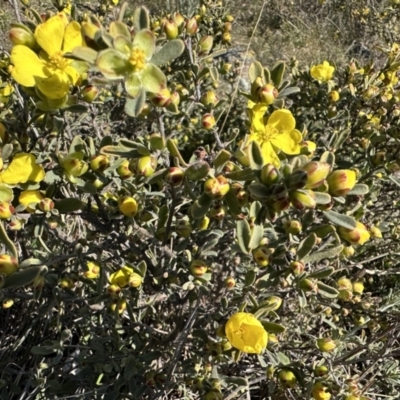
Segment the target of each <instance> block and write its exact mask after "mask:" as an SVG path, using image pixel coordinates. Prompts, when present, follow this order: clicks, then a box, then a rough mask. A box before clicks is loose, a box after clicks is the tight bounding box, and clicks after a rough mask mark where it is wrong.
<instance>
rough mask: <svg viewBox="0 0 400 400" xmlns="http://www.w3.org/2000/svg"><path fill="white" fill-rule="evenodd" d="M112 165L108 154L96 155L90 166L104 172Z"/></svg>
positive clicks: (94, 169)
mask: <svg viewBox="0 0 400 400" xmlns="http://www.w3.org/2000/svg"><path fill="white" fill-rule="evenodd" d="M109 165H110V159H109V158H108V157H107V156H103V155H98V156H94V157H93V158H92V159H91V161H90V168H92V170H93V171H99V172H103V171H104V170H105V169H106V168H107V167H108V166H109Z"/></svg>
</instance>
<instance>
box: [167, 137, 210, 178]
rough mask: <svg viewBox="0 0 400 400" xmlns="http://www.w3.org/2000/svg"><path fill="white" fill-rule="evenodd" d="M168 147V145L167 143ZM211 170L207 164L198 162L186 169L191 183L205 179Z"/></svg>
mask: <svg viewBox="0 0 400 400" xmlns="http://www.w3.org/2000/svg"><path fill="white" fill-rule="evenodd" d="M167 145H168V143H167ZM210 169H211V168H210V166H209V164H208V163H207V162H205V161H198V162H196V163H194V164H191V165H190V166H189V167H188V168H187V169H186V171H185V175H186V176H187V178H188V179H190V180H191V181H199V180H201V179H204V178H205V177H206V176H207V175H208V173H209V171H210Z"/></svg>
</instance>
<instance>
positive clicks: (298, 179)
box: [285, 169, 307, 190]
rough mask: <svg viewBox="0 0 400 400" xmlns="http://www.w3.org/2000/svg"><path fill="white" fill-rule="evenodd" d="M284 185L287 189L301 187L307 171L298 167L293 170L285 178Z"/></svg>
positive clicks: (305, 179)
mask: <svg viewBox="0 0 400 400" xmlns="http://www.w3.org/2000/svg"><path fill="white" fill-rule="evenodd" d="M285 182H286V186H287V188H288V190H292V189H302V188H304V187H305V185H306V183H307V172H305V171H302V170H301V169H298V170H296V171H293V172H292V173H291V174H290V175H289V176H288V177H287V178H286V179H285Z"/></svg>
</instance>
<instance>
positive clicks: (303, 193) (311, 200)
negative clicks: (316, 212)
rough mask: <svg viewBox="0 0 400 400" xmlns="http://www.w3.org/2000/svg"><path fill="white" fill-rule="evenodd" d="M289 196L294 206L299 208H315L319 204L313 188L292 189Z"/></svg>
mask: <svg viewBox="0 0 400 400" xmlns="http://www.w3.org/2000/svg"><path fill="white" fill-rule="evenodd" d="M289 197H290V201H291V202H292V204H293V207H295V208H297V209H298V210H304V209H306V208H315V206H316V205H317V203H316V201H315V193H314V192H313V191H312V190H292V191H291V192H290V193H289Z"/></svg>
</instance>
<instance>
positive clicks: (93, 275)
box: [83, 261, 100, 279]
mask: <svg viewBox="0 0 400 400" xmlns="http://www.w3.org/2000/svg"><path fill="white" fill-rule="evenodd" d="M86 265H87V268H88V269H87V271H85V272H84V273H83V275H84V276H85V277H86V278H88V279H97V278H98V277H99V275H100V265H99V263H97V262H95V261H88V262H87V263H86Z"/></svg>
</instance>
